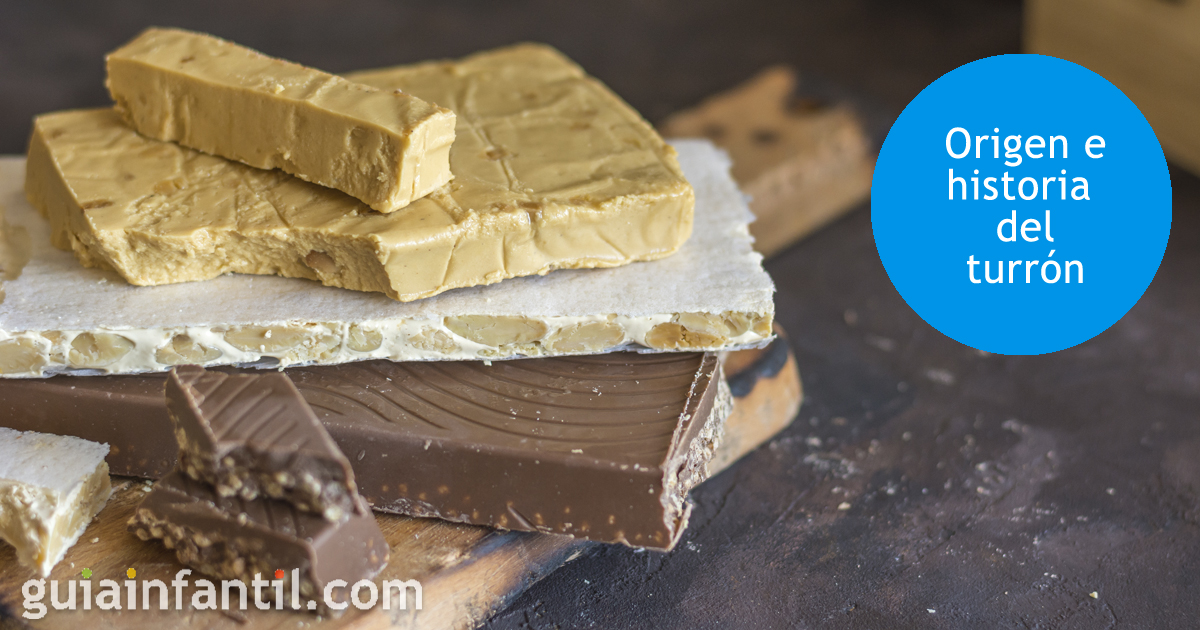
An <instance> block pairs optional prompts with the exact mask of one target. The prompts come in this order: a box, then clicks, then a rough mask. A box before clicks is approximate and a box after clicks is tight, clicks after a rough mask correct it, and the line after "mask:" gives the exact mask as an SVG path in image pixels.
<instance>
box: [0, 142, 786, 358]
mask: <svg viewBox="0 0 1200 630" xmlns="http://www.w3.org/2000/svg"><path fill="white" fill-rule="evenodd" d="M674 145H675V147H676V148H677V149H678V150H679V162H680V165H681V166H682V168H683V172H684V174H686V175H687V177H688V179H689V180H691V182H692V184H693V185H694V186H695V189H696V213H695V219H696V224H695V231H694V234H693V235H692V237H691V238H690V239H688V241H687V243H685V244H684V245H683V247H681V248H680V249H679V252H678V253H677V254H675V255H674V256H669V257H667V258H664V259H662V260H657V261H653V262H644V263H634V264H631V265H625V266H623V267H616V268H612V269H591V270H564V271H557V272H555V273H552V274H549V275H546V276H533V277H529V278H514V279H512V280H508V281H505V282H502V283H500V284H496V285H491V286H485V287H472V288H469V289H462V290H459V291H453V292H449V293H445V294H443V295H439V296H436V297H432V298H429V299H425V300H419V301H416V302H405V303H402V302H396V301H393V300H389V299H388V298H386V297H384V296H383V295H380V294H376V293H361V292H356V291H345V290H342V289H336V288H330V287H322V286H319V285H317V284H315V283H312V282H307V281H305V280H295V279H288V278H279V277H275V276H246V275H228V276H222V277H220V278H216V279H213V280H210V281H208V282H200V283H189V284H172V285H164V286H157V287H135V286H131V285H129V284H127V283H125V282H124V281H123V280H121V278H120V276H118V275H117V274H115V273H113V272H111V271H103V270H100V269H86V268H84V267H81V266H80V265H79V263H78V262H76V260H75V258H74V257H73V256H72V255H71V254H70V253H69V252H64V251H61V250H58V249H55V248H54V247H51V246H50V228H49V225H48V223H47V222H46V221H45V220H43V219H42V218H41V217H40V216H38V214H37V212H36V211H35V210H34V209H33V208H32V207H30V206H29V204H28V203H26V201H25V199H24V195H23V194H22V193H21V180H22V177H23V173H22V171H23V168H22V167H23V161H22V160H20V159H19V158H7V159H0V206H4V207H6V208H7V212H6V215H5V219H4V224H3V225H4V231H3V233H4V235H5V239H6V240H0V244H3V245H4V247H3V248H2V249H4V250H6V251H0V265H3V267H4V274H3V277H5V278H7V280H5V281H4V283H3V287H2V288H3V291H4V293H5V297H4V299H3V301H2V302H0V372H2V373H4V374H5V375H8V376H24V377H28V376H39V375H47V374H52V373H58V372H82V373H101V372H109V373H130V372H144V371H159V370H165V369H167V368H168V367H170V365H172V364H176V363H203V364H208V365H220V364H238V363H255V362H261V363H265V364H272V365H274V364H282V365H295V364H300V363H341V362H347V361H358V360H362V359H392V360H396V361H420V360H438V359H491V358H497V359H499V358H507V357H517V356H549V355H557V354H579V353H596V352H605V351H610V350H615V349H618V348H632V349H640V350H645V351H649V350H719V349H723V348H732V347H748V346H754V345H758V344H760V343H762V342H763V341H764V340H766V339H767V338H768V337H769V335H770V322H771V319H772V316H773V313H774V305H773V303H772V293H773V291H774V287H773V285H772V283H771V279H770V277H768V276H767V273H766V272H765V271H764V270H763V268H762V256H760V255H759V254H757V253H756V252H754V251H753V249H752V248H751V238H750V234H749V232H748V230H747V224H748V222H749V221H750V220H751V219H752V218H753V215H751V214H750V210H749V208H747V207H746V201H745V199H744V197H743V196H742V194H741V192H740V191H739V190H738V188H737V185H736V184H734V182H733V180H732V179H731V178H730V176H729V159H728V158H727V157H726V156H725V154H724V153H723V152H721V151H720V150H719V149H717V148H715V147H714V146H712V144H710V143H708V142H707V141H679V142H675V143H674Z"/></svg>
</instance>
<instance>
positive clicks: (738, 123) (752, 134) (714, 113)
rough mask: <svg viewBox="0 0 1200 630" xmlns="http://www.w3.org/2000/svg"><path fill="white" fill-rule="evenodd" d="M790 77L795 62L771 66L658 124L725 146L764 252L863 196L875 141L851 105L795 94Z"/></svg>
mask: <svg viewBox="0 0 1200 630" xmlns="http://www.w3.org/2000/svg"><path fill="white" fill-rule="evenodd" d="M797 80H798V78H797V76H796V71H795V69H793V68H791V67H789V66H785V65H777V66H772V67H770V68H767V69H766V70H763V71H762V72H759V73H758V74H756V75H755V76H754V77H752V78H750V79H749V80H748V81H746V82H745V83H743V84H741V85H738V86H736V87H733V88H731V89H729V90H727V91H724V92H721V93H720V94H716V95H714V96H710V97H708V98H706V99H704V101H703V102H702V103H700V104H699V105H697V106H695V107H693V108H690V109H687V110H684V111H681V112H678V113H676V114H672V115H671V116H668V117H667V119H666V120H664V121H663V122H662V123H661V124H660V125H659V127H658V128H659V130H660V131H661V132H662V133H663V135H665V136H667V137H681V138H708V139H710V140H712V141H713V142H715V143H716V144H717V146H720V147H721V148H723V149H725V150H726V151H728V152H729V156H730V157H731V158H733V177H734V179H736V180H737V182H738V183H739V184H740V185H741V186H742V190H743V191H744V192H745V193H746V194H747V195H750V209H751V210H753V211H754V216H755V221H754V223H752V224H751V225H750V233H751V234H753V235H754V248H755V249H757V250H758V251H760V252H762V253H763V254H764V255H766V256H770V255H772V254H775V253H776V252H778V251H780V250H782V249H784V248H785V247H787V246H789V245H791V244H792V243H794V242H796V241H797V240H799V239H801V238H804V237H805V236H807V235H809V234H811V233H812V232H815V231H816V230H818V229H820V228H821V227H823V226H824V225H825V224H827V223H829V222H830V221H833V220H834V219H836V218H838V217H839V216H841V215H843V214H845V213H846V212H848V211H850V210H851V209H852V208H854V206H856V205H857V204H858V203H859V202H861V201H862V200H863V199H866V197H867V195H868V194H869V193H870V191H871V175H872V173H873V172H874V169H875V153H874V151H873V149H874V147H873V146H872V142H871V140H870V139H869V138H868V137H867V132H866V130H865V129H863V126H862V124H861V123H860V122H859V119H858V116H857V115H856V114H855V113H854V111H853V110H852V109H851V108H850V107H848V106H846V105H845V104H838V103H833V104H830V103H823V102H821V101H819V100H816V99H812V98H801V97H800V96H799V95H798V93H797Z"/></svg>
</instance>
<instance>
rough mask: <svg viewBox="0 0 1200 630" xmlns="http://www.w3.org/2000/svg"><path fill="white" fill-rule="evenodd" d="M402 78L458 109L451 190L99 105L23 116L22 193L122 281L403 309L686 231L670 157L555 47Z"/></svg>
mask: <svg viewBox="0 0 1200 630" xmlns="http://www.w3.org/2000/svg"><path fill="white" fill-rule="evenodd" d="M409 74H411V75H412V76H414V77H416V79H414V80H413V83H414V84H413V86H412V87H413V89H414V90H420V91H421V92H423V93H431V94H434V95H436V96H437V97H438V98H443V97H445V98H446V99H449V100H450V101H452V102H453V103H454V104H455V106H456V107H458V108H459V109H460V114H459V117H458V120H459V125H460V129H459V139H458V141H456V142H455V144H454V147H453V149H452V150H451V163H452V165H453V168H454V171H455V173H456V177H455V179H454V180H453V181H452V182H451V183H450V184H448V185H447V186H445V187H443V188H442V189H439V190H438V191H436V192H434V193H433V194H432V195H430V196H428V197H426V198H424V199H421V200H418V201H416V202H414V203H412V204H410V205H409V206H408V207H407V208H405V209H404V210H403V211H402V212H394V213H391V214H388V215H380V214H378V213H374V212H370V211H369V210H368V209H367V208H366V207H365V206H362V205H361V204H358V203H355V202H354V201H353V200H352V199H351V198H349V197H347V196H345V195H342V194H340V193H337V192H336V191H332V190H329V189H326V188H323V187H319V186H314V185H312V184H307V183H305V182H301V181H299V180H297V179H295V178H292V177H288V176H286V175H284V174H283V173H279V172H269V171H262V170H259V169H251V168H248V167H246V166H244V165H242V164H239V163H235V162H229V161H227V160H221V159H219V158H215V157H212V156H209V155H206V154H203V153H199V152H196V151H192V150H189V149H184V148H182V147H179V146H177V145H175V144H171V143H163V142H156V141H153V140H149V139H146V138H144V137H142V136H140V135H138V134H136V133H134V132H133V131H130V130H129V129H127V128H126V127H124V126H123V125H121V124H120V122H119V120H118V119H117V117H116V115H115V114H113V113H111V112H107V113H106V112H105V111H104V110H91V111H77V112H62V113H58V114H48V115H45V116H41V117H39V118H38V119H37V120H36V121H35V126H34V136H33V138H32V140H31V143H30V162H29V178H28V186H27V192H28V194H29V196H30V199H31V200H32V201H33V202H34V204H35V205H36V206H38V207H39V209H41V210H42V211H43V212H45V213H46V214H47V215H48V216H50V217H51V221H52V222H53V223H54V225H55V243H56V244H57V245H59V246H60V247H70V248H71V249H73V250H74V251H75V253H76V255H77V256H78V257H79V258H80V260H81V261H82V262H83V263H84V264H85V265H88V266H98V267H101V268H105V267H111V268H113V269H116V270H117V271H118V272H119V273H121V275H122V276H123V277H124V278H126V279H127V280H128V281H130V282H131V283H133V284H139V285H156V284H167V283H171V282H182V281H188V280H204V279H209V278H213V277H216V276H218V275H221V274H223V273H228V272H236V273H253V274H278V275H283V276H289V277H302V278H309V279H314V280H319V281H321V282H322V283H323V284H327V285H331V286H339V287H344V288H349V289H355V290H360V291H379V292H382V293H385V294H387V295H388V296H390V297H392V298H394V299H397V300H401V301H409V300H415V299H418V298H424V297H428V296H431V295H436V294H438V293H440V292H442V291H445V290H447V289H452V288H459V287H468V286H477V285H481V284H491V283H494V282H498V281H501V280H504V279H506V278H511V277H516V276H527V275H536V274H544V273H546V272H548V271H550V270H552V269H562V268H587V267H612V266H618V265H623V264H628V263H630V262H633V261H638V260H653V259H657V258H661V257H664V256H667V255H669V254H671V253H673V252H674V251H676V250H677V249H678V248H679V246H680V244H682V243H683V241H684V240H686V238H687V236H688V234H689V233H690V232H691V228H692V209H693V206H694V199H695V197H694V193H693V190H692V188H691V186H690V185H689V184H688V182H687V180H686V179H685V178H684V177H683V175H682V173H681V172H680V171H679V166H678V162H677V161H676V158H675V154H674V150H673V149H671V148H670V147H669V146H668V145H666V144H665V143H664V142H663V141H662V139H661V138H659V137H658V135H657V134H655V132H654V131H653V129H651V128H650V127H649V125H647V124H646V123H645V121H643V120H641V118H640V117H638V115H637V113H636V112H634V111H633V110H632V109H630V108H629V107H628V106H627V105H625V104H624V103H622V102H621V101H620V100H619V99H617V98H616V97H615V96H614V95H612V93H611V92H609V91H608V90H606V89H605V88H604V87H603V86H602V85H601V84H599V83H598V82H596V81H594V80H593V79H590V78H588V77H587V76H586V75H585V74H584V73H583V72H582V71H581V70H580V69H579V68H578V67H577V66H575V65H574V64H572V63H571V62H570V60H568V59H566V58H565V57H563V56H562V55H561V54H559V53H557V52H556V51H554V50H553V49H549V48H546V47H543V46H533V45H525V46H518V47H513V48H508V49H502V50H500V51H496V52H490V53H482V54H480V55H477V56H475V57H470V58H468V59H466V60H465V61H462V62H447V63H443V64H435V65H428V64H427V65H422V66H417V67H413V68H401V69H396V70H391V71H384V72H382V73H378V74H377V76H380V77H392V78H393V79H396V78H397V77H405V76H409ZM381 80H382V79H381ZM439 90H440V91H439ZM513 90H517V91H516V92H514V91H513ZM451 93H453V94H451ZM513 93H516V94H518V95H524V96H521V97H520V99H519V102H512V101H511V99H509V98H508V96H507V95H510V94H513ZM454 94H457V96H455V95H454ZM526 96H528V97H530V98H525V97H526ZM487 138H491V139H490V140H487Z"/></svg>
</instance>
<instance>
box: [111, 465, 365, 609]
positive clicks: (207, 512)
mask: <svg viewBox="0 0 1200 630" xmlns="http://www.w3.org/2000/svg"><path fill="white" fill-rule="evenodd" d="M129 530H130V531H132V532H134V533H135V534H137V536H138V537H139V538H141V539H142V540H150V539H151V538H157V539H161V540H162V541H163V544H164V545H166V547H167V548H168V549H174V550H175V555H176V556H177V557H178V558H179V561H180V562H182V563H183V564H185V565H187V566H189V567H192V568H194V569H196V570H197V571H199V572H201V573H203V574H205V575H209V576H213V577H216V578H220V579H226V580H242V581H243V582H246V583H249V582H250V581H251V580H252V579H253V578H254V577H255V575H256V574H258V575H260V576H261V578H262V579H265V580H271V579H273V578H274V577H275V572H276V571H277V570H280V569H282V570H283V571H284V578H283V581H284V589H283V591H284V596H285V601H288V602H289V603H290V604H293V605H299V606H302V609H303V604H302V602H296V601H294V600H293V599H292V598H290V597H289V596H290V594H291V593H292V588H291V579H292V569H299V570H300V573H299V575H300V583H299V585H298V587H297V588H298V590H299V593H300V595H301V596H302V597H303V598H306V599H309V600H319V599H321V597H322V595H323V593H324V591H325V586H326V585H327V584H329V583H330V582H331V581H333V580H337V579H340V580H345V581H346V584H347V585H353V584H354V583H355V582H357V581H358V580H361V579H369V578H372V577H374V576H375V575H376V574H378V573H379V571H380V570H382V569H383V567H384V566H385V565H387V561H388V545H387V541H386V540H385V539H384V537H383V534H382V533H381V532H380V530H379V525H378V524H376V522H375V516H374V515H373V514H371V512H370V510H367V509H365V506H364V509H362V510H360V511H359V512H357V513H354V514H352V515H351V517H350V518H349V519H347V520H345V521H343V522H341V523H333V522H330V521H327V520H325V519H324V518H322V517H321V516H319V515H316V514H312V513H309V512H302V511H300V510H298V509H296V507H295V506H294V505H292V504H290V503H287V502H285V501H277V500H274V499H262V498H260V499H256V500H254V501H246V500H243V499H240V498H238V497H222V496H220V495H218V494H217V493H216V492H215V491H214V490H213V489H212V487H211V486H209V485H208V484H205V483H203V482H199V481H196V480H194V479H190V478H188V477H187V475H184V474H183V473H181V472H179V471H175V472H172V473H171V474H169V475H167V476H166V477H164V478H162V479H160V480H159V481H158V482H157V483H156V484H155V485H154V488H153V490H151V491H150V493H149V494H147V495H146V498H145V499H144V500H143V501H142V503H141V504H140V505H138V508H137V511H136V512H135V513H134V515H133V517H132V518H131V519H130V521H129ZM268 590H271V589H268ZM349 595H350V593H349V589H348V588H334V589H333V592H332V599H333V601H336V602H344V601H346V600H347V599H348V598H349Z"/></svg>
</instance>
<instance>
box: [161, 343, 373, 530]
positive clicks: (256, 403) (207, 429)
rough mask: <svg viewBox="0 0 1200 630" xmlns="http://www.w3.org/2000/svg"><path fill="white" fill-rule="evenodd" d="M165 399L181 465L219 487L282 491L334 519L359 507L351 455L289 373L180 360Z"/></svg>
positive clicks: (221, 490) (278, 495)
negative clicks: (218, 368)
mask: <svg viewBox="0 0 1200 630" xmlns="http://www.w3.org/2000/svg"><path fill="white" fill-rule="evenodd" d="M166 401H167V412H168V413H169V414H170V416H171V421H172V422H173V423H174V426H175V440H176V441H177V442H178V443H179V460H180V461H179V468H180V470H182V471H184V472H185V473H187V475H188V476H189V477H191V478H193V479H196V480H198V481H204V482H206V483H208V484H211V485H212V486H213V487H214V489H215V490H216V491H217V494H219V495H221V496H225V497H228V496H234V495H237V496H238V497H241V498H242V499H244V500H247V501H249V500H253V499H256V498H258V497H259V496H260V495H264V496H266V497H269V498H272V499H283V500H285V501H287V502H289V503H292V504H293V505H295V506H296V507H298V508H300V509H301V510H305V511H308V512H316V513H318V514H321V515H323V516H324V517H325V518H326V519H328V520H331V521H341V520H343V519H345V518H346V517H347V516H348V515H349V513H350V512H353V511H354V510H356V509H358V508H359V501H358V490H357V487H356V486H355V483H354V471H353V470H351V468H350V462H349V461H347V460H346V456H345V455H343V454H342V451H340V450H339V449H338V446H337V444H335V443H334V441H333V439H331V438H330V437H329V434H328V433H327V432H326V431H325V428H324V427H323V426H321V423H320V421H318V420H317V417H316V416H315V415H313V412H312V409H311V408H309V406H308V403H306V402H304V398H303V397H301V395H300V392H298V391H296V388H295V386H293V385H292V382H291V380H290V379H288V377H287V376H286V375H284V374H282V373H279V372H269V373H259V374H224V373H221V372H210V371H207V370H205V369H204V368H202V367H198V366H194V365H191V366H183V367H179V368H175V369H174V370H172V371H171V374H170V375H169V376H168V377H167V386H166Z"/></svg>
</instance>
